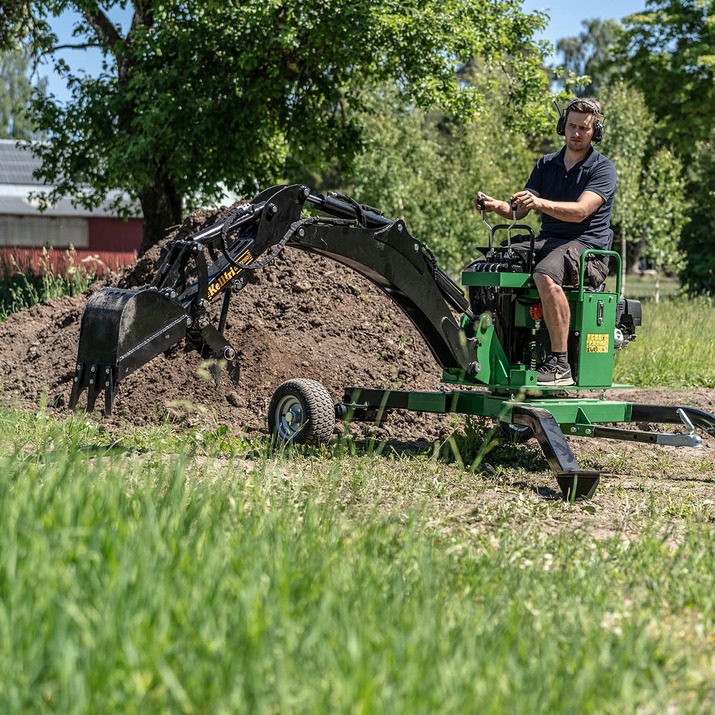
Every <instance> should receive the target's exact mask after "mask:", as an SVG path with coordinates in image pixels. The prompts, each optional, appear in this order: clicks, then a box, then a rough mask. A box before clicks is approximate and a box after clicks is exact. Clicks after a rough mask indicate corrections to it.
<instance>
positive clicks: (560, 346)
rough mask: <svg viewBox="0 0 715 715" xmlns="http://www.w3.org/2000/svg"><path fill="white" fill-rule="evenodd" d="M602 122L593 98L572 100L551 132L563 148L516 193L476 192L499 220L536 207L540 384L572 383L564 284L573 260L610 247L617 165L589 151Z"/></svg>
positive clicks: (544, 159)
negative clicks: (503, 196)
mask: <svg viewBox="0 0 715 715" xmlns="http://www.w3.org/2000/svg"><path fill="white" fill-rule="evenodd" d="M603 119H604V118H603V115H602V113H601V106H600V104H599V103H598V102H596V101H595V100H593V99H576V100H574V101H573V102H571V103H570V104H569V105H568V107H566V109H565V110H564V111H563V112H561V113H560V116H559V121H558V124H557V127H556V131H557V134H560V135H563V136H565V138H566V144H565V146H564V147H563V148H562V149H561V150H560V151H558V152H555V153H553V154H546V155H545V156H543V157H541V159H539V160H538V161H537V162H536V166H535V167H534V169H533V171H532V172H531V176H530V177H529V180H528V181H527V182H526V186H525V187H524V189H523V190H522V191H518V192H516V193H515V194H513V195H512V196H511V197H510V201H500V200H498V199H493V198H492V197H490V196H487V195H486V194H484V193H482V192H481V191H480V192H478V193H477V200H478V201H480V202H481V203H482V206H483V207H484V209H485V210H486V211H494V212H496V213H497V214H499V216H502V217H503V218H507V219H511V218H513V212H515V215H516V218H517V219H523V218H524V216H526V215H527V214H528V213H529V211H531V210H535V211H539V212H541V231H540V233H539V235H538V237H537V239H536V243H535V247H536V267H535V269H534V275H533V278H534V283H535V285H536V288H537V290H538V292H539V297H540V298H541V304H542V307H543V311H544V321H545V322H546V327H547V329H548V332H549V339H550V341H551V353H550V354H549V356H548V357H547V359H546V361H545V362H544V364H543V365H541V366H539V367H538V368H537V375H538V377H537V384H538V385H573V384H574V383H573V377H572V375H571V368H570V366H569V362H568V346H567V342H568V331H569V322H570V319H571V315H570V309H569V303H568V299H567V298H566V295H565V293H564V290H563V286H564V285H571V284H573V282H574V278H575V279H576V281H577V280H578V276H577V275H574V271H573V266H574V260H576V261H577V262H578V261H580V257H581V254H582V253H583V251H585V250H586V249H587V248H609V247H610V241H611V229H610V219H611V211H612V210H613V199H614V196H615V193H616V168H615V166H614V165H613V163H612V162H611V161H610V160H609V159H607V158H606V157H605V156H603V154H600V153H599V152H598V151H596V150H595V149H594V148H593V144H594V143H598V142H600V141H601V139H602V137H603V131H604V127H603ZM512 207H513V208H512ZM478 208H479V207H478ZM576 265H578V263H577V264H576Z"/></svg>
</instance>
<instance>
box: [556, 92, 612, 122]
mask: <svg viewBox="0 0 715 715" xmlns="http://www.w3.org/2000/svg"><path fill="white" fill-rule="evenodd" d="M569 112H579V113H580V114H593V116H594V117H596V119H603V112H602V111H601V104H600V103H599V102H598V100H596V99H591V98H590V97H580V98H579V99H574V101H573V102H571V104H569V106H568V107H566V111H565V112H564V114H565V116H566V117H568V113H569Z"/></svg>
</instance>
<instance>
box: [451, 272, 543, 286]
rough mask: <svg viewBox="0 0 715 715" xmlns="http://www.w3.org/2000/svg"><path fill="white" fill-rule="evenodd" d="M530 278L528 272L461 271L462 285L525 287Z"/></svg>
mask: <svg viewBox="0 0 715 715" xmlns="http://www.w3.org/2000/svg"><path fill="white" fill-rule="evenodd" d="M530 280H531V275H530V274H528V273H471V272H469V271H465V272H464V273H462V285H465V286H488V287H490V288H494V287H497V286H499V287H501V288H525V287H526V286H528V285H529V281H530Z"/></svg>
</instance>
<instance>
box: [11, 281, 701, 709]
mask: <svg viewBox="0 0 715 715" xmlns="http://www.w3.org/2000/svg"><path fill="white" fill-rule="evenodd" d="M631 295H633V294H631ZM713 322H714V321H713V315H712V305H711V304H710V303H709V302H707V301H701V302H686V301H684V300H682V299H679V298H674V299H672V300H666V301H663V302H661V303H660V304H659V305H657V306H656V305H654V304H652V303H650V302H647V301H646V300H645V298H644V325H643V328H642V329H641V330H640V331H639V337H638V340H637V341H636V342H635V343H633V344H632V345H630V346H629V347H628V349H627V350H626V351H625V352H624V353H623V354H622V355H620V356H619V361H618V366H617V370H623V371H624V372H623V374H624V375H625V376H626V377H625V378H620V379H626V380H628V379H631V380H633V381H636V382H639V381H646V382H647V384H669V383H670V384H673V380H674V379H676V377H677V376H681V378H679V379H682V384H691V382H689V381H692V380H694V379H696V378H695V377H693V376H696V377H697V380H700V381H701V382H700V383H699V384H711V382H709V381H710V380H711V379H712V378H711V375H710V373H709V372H708V371H707V370H708V368H707V365H710V366H712V365H713V364H715V361H713V360H712V357H713V356H712V352H711V351H712V349H713V347H712V346H713V332H712V331H713V328H711V325H712V324H713ZM703 364H705V367H704V368H702V369H700V371H699V372H698V371H696V370H695V368H696V367H697V366H700V365H703ZM628 371H630V372H628ZM629 376H630V377H629ZM682 376H685V377H682ZM686 378H687V379H686ZM467 428H468V429H466V430H465V432H464V434H463V435H462V436H461V437H460V438H459V439H457V438H455V439H453V440H451V441H450V442H449V445H447V443H446V442H445V445H444V446H445V449H444V450H443V451H446V452H451V453H452V461H451V462H450V463H445V461H443V460H438V459H436V458H433V457H432V456H431V455H430V454H422V455H415V454H411V455H402V454H398V453H397V452H395V451H392V450H391V449H390V446H389V445H385V444H380V445H374V444H370V445H369V448H367V449H358V448H356V447H355V445H354V444H352V445H345V444H338V445H334V446H333V447H332V448H331V449H330V450H313V451H310V450H301V451H298V450H282V451H281V450H274V449H272V448H271V446H270V445H269V444H267V443H263V442H261V441H259V440H255V441H253V442H251V443H249V442H247V441H246V440H243V439H239V438H236V437H233V436H231V435H230V434H229V432H228V430H227V429H226V428H225V427H224V426H222V425H217V426H213V427H212V428H210V429H201V428H194V429H191V430H185V431H179V430H177V429H174V428H172V427H171V426H169V425H164V426H160V427H141V428H140V427H135V428H131V429H128V430H127V431H125V432H124V433H122V434H120V435H117V434H114V433H111V432H110V431H108V429H107V428H105V427H103V426H102V425H101V424H99V423H97V422H94V421H93V420H91V419H88V418H86V417H79V416H71V417H68V418H66V419H62V420H58V419H55V418H53V417H51V416H50V415H49V414H48V413H46V412H45V411H44V409H43V408H42V406H40V407H39V408H38V411H37V413H36V414H29V413H23V412H19V411H16V410H14V409H13V408H11V407H7V406H5V407H0V523H1V524H2V529H0V712H3V713H4V712H8V713H33V714H34V713H89V712H97V713H122V714H124V713H232V714H233V713H251V714H253V713H258V714H261V713H390V714H393V713H410V714H413V713H417V714H419V713H429V714H432V713H495V714H501V713H510V714H511V713H514V714H515V715H519V714H520V713H524V714H528V715H532V714H536V715H538V714H539V713H548V714H549V715H551V714H559V713H579V714H588V713H598V714H599V715H600V714H601V713H606V714H608V713H618V715H620V714H621V713H638V714H639V715H649V714H651V713H652V714H654V715H655V714H659V713H662V712H671V713H709V712H712V711H713V710H715V687H714V686H713V683H714V682H715V663H714V661H713V658H712V651H713V644H714V643H715V623H714V617H715V605H714V604H715V532H714V531H713V528H712V527H713V523H715V500H713V499H712V498H709V497H707V494H708V493H709V492H708V491H707V490H708V487H709V485H710V484H711V482H712V474H713V465H712V460H711V459H708V458H707V455H705V456H704V457H703V458H702V459H701V461H699V462H698V461H697V460H694V459H691V460H690V461H689V462H688V464H687V466H684V464H683V462H682V459H681V458H680V456H677V457H676V456H675V452H674V451H673V450H667V449H662V450H658V449H649V448H641V449H640V450H638V452H637V456H636V457H635V458H634V454H635V452H633V451H631V452H628V451H626V450H625V449H624V448H619V447H616V448H613V447H612V446H608V447H606V446H604V447H603V448H602V449H601V451H598V452H596V451H592V452H591V453H590V454H589V455H588V456H587V458H586V459H585V460H584V461H583V462H582V466H584V467H586V468H588V467H593V468H598V469H605V470H606V471H614V472H623V471H627V473H629V474H631V475H632V478H631V479H629V480H628V482H627V483H625V484H624V483H623V482H618V481H617V480H612V481H608V480H604V483H603V484H602V485H601V486H600V487H599V492H598V493H597V497H596V498H595V499H594V500H592V501H591V502H588V503H581V504H579V503H576V504H569V503H567V502H563V501H561V500H560V499H556V498H552V497H551V496H549V495H548V490H544V489H539V490H538V491H537V490H536V489H535V488H533V486H530V484H529V482H532V483H533V481H534V478H533V474H534V472H536V473H537V474H538V473H539V472H540V471H541V472H544V473H547V472H548V467H547V466H546V464H545V460H544V458H543V456H542V455H541V453H540V452H539V451H538V450H536V449H534V450H529V449H528V448H525V447H521V448H516V447H513V446H510V447H505V448H502V449H501V450H498V451H497V450H495V451H491V452H486V453H484V454H481V453H480V445H481V443H482V440H483V439H485V437H486V435H487V432H488V430H487V427H485V426H484V425H482V424H481V423H479V422H478V421H476V422H474V423H473V424H470V425H467ZM346 447H347V448H346ZM447 447H449V449H447ZM599 449H600V448H599ZM439 451H440V450H439V449H436V450H435V453H438V452H439ZM677 454H678V455H680V454H681V453H680V452H678V453H677ZM475 455H481V456H480V458H479V459H478V460H477V461H476V462H474V457H475ZM656 476H657V479H656V478H655V477H656ZM544 480H545V481H548V483H549V484H551V483H552V481H553V478H552V476H551V475H548V476H544ZM553 486H554V488H555V485H553ZM704 495H705V496H704Z"/></svg>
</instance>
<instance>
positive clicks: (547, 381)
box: [536, 355, 574, 386]
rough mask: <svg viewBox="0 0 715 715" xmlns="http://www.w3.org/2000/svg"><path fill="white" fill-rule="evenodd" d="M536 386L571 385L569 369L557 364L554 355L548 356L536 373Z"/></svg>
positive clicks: (557, 361) (571, 379)
mask: <svg viewBox="0 0 715 715" xmlns="http://www.w3.org/2000/svg"><path fill="white" fill-rule="evenodd" d="M536 384H537V385H554V386H555V385H573V384H574V382H573V377H572V376H571V368H570V367H569V366H568V365H562V364H560V363H559V360H558V358H557V357H556V356H555V355H549V357H548V358H546V362H545V363H544V364H543V365H542V366H541V367H539V368H538V369H537V371H536Z"/></svg>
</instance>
